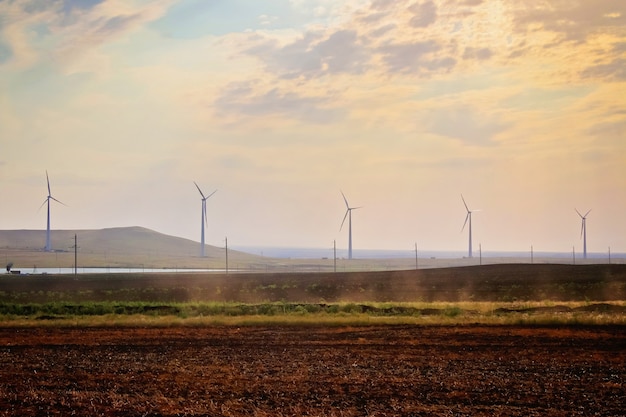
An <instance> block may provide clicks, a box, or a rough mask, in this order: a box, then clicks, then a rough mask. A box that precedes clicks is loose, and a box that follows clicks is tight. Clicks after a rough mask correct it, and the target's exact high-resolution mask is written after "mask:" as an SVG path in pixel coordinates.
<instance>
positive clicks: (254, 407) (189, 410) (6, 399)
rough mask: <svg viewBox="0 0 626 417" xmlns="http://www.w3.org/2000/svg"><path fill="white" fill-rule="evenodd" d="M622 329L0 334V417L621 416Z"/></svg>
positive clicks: (625, 404) (625, 339)
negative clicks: (71, 416)
mask: <svg viewBox="0 0 626 417" xmlns="http://www.w3.org/2000/svg"><path fill="white" fill-rule="evenodd" d="M625 346H626V327H623V326H611V327H605V326H595V327H571V326H569V327H516V326H495V327H488V326H450V327H441V326H423V327H422V326H373V327H353V328H345V327H337V328H324V327H270V328H267V327H241V328H236V327H202V328H193V327H181V328H127V329H126V328H95V329H93V328H19V329H16V328H0V380H1V381H2V383H1V384H0V415H1V416H38V415H41V416H43V415H72V414H75V415H92V416H95V415H104V416H183V415H206V416H251V415H256V416H281V415H293V416H303V415H309V416H366V415H368V416H444V415H445V416H450V415H455V416H469V415H472V416H574V415H581V416H582V415H584V416H591V415H598V416H599V415H602V416H623V415H624V410H626V395H624V392H625V388H626V348H625Z"/></svg>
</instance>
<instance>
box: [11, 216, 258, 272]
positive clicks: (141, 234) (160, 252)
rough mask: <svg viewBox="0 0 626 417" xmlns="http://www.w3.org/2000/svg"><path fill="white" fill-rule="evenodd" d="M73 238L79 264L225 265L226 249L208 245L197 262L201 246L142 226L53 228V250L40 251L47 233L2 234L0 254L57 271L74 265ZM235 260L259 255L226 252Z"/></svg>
mask: <svg viewBox="0 0 626 417" xmlns="http://www.w3.org/2000/svg"><path fill="white" fill-rule="evenodd" d="M74 235H76V236H77V240H78V247H79V254H80V258H81V262H80V263H79V265H81V266H129V265H133V266H137V265H139V266H141V265H144V266H151V267H157V268H160V267H170V266H174V265H176V266H180V267H190V268H197V267H211V268H212V267H215V265H212V264H216V263H217V266H218V267H223V264H224V262H225V249H224V248H218V247H215V246H210V245H206V257H204V258H201V257H200V256H199V253H200V243H198V242H194V241H193V240H189V239H183V238H180V237H175V236H169V235H165V234H162V233H158V232H155V231H154V230H150V229H146V228H143V227H136V226H135V227H116V228H108V229H100V230H55V231H54V232H53V233H52V234H51V241H52V247H53V249H54V250H53V251H52V252H44V250H43V247H44V245H45V240H46V231H45V230H0V251H1V252H0V253H4V255H5V260H6V261H7V262H14V263H15V265H19V264H20V263H21V264H22V265H28V266H32V265H38V266H40V267H45V266H48V267H56V266H71V265H73V255H74V249H73V247H74ZM228 256H229V259H231V260H232V261H233V262H255V261H257V262H258V260H259V259H260V257H259V256H256V255H250V254H246V253H244V252H239V251H234V250H229V251H228Z"/></svg>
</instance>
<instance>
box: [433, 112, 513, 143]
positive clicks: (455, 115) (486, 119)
mask: <svg viewBox="0 0 626 417" xmlns="http://www.w3.org/2000/svg"><path fill="white" fill-rule="evenodd" d="M429 123H430V127H429V130H430V132H432V133H435V134H437V135H441V136H447V137H449V138H453V139H458V140H461V141H462V142H464V143H465V144H468V145H478V146H487V145H493V144H495V142H494V139H495V136H496V135H497V134H499V133H501V132H503V131H504V130H506V129H507V128H509V127H510V124H509V123H503V122H501V121H498V120H497V119H496V118H495V117H493V116H490V115H484V114H479V113H477V112H476V111H474V110H473V109H472V108H469V107H467V106H457V107H450V108H445V109H438V110H435V111H434V112H433V114H432V116H431V117H430V119H429Z"/></svg>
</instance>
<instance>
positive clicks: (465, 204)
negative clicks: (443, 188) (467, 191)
mask: <svg viewBox="0 0 626 417" xmlns="http://www.w3.org/2000/svg"><path fill="white" fill-rule="evenodd" d="M461 200H463V205H464V206H465V210H467V212H468V213H469V212H470V209H469V207H467V203H466V202H465V199H464V198H463V194H461Z"/></svg>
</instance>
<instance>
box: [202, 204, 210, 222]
mask: <svg viewBox="0 0 626 417" xmlns="http://www.w3.org/2000/svg"><path fill="white" fill-rule="evenodd" d="M203 209H204V224H205V225H207V226H208V225H209V218H208V217H207V215H206V205H205V206H204V208H203Z"/></svg>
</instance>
